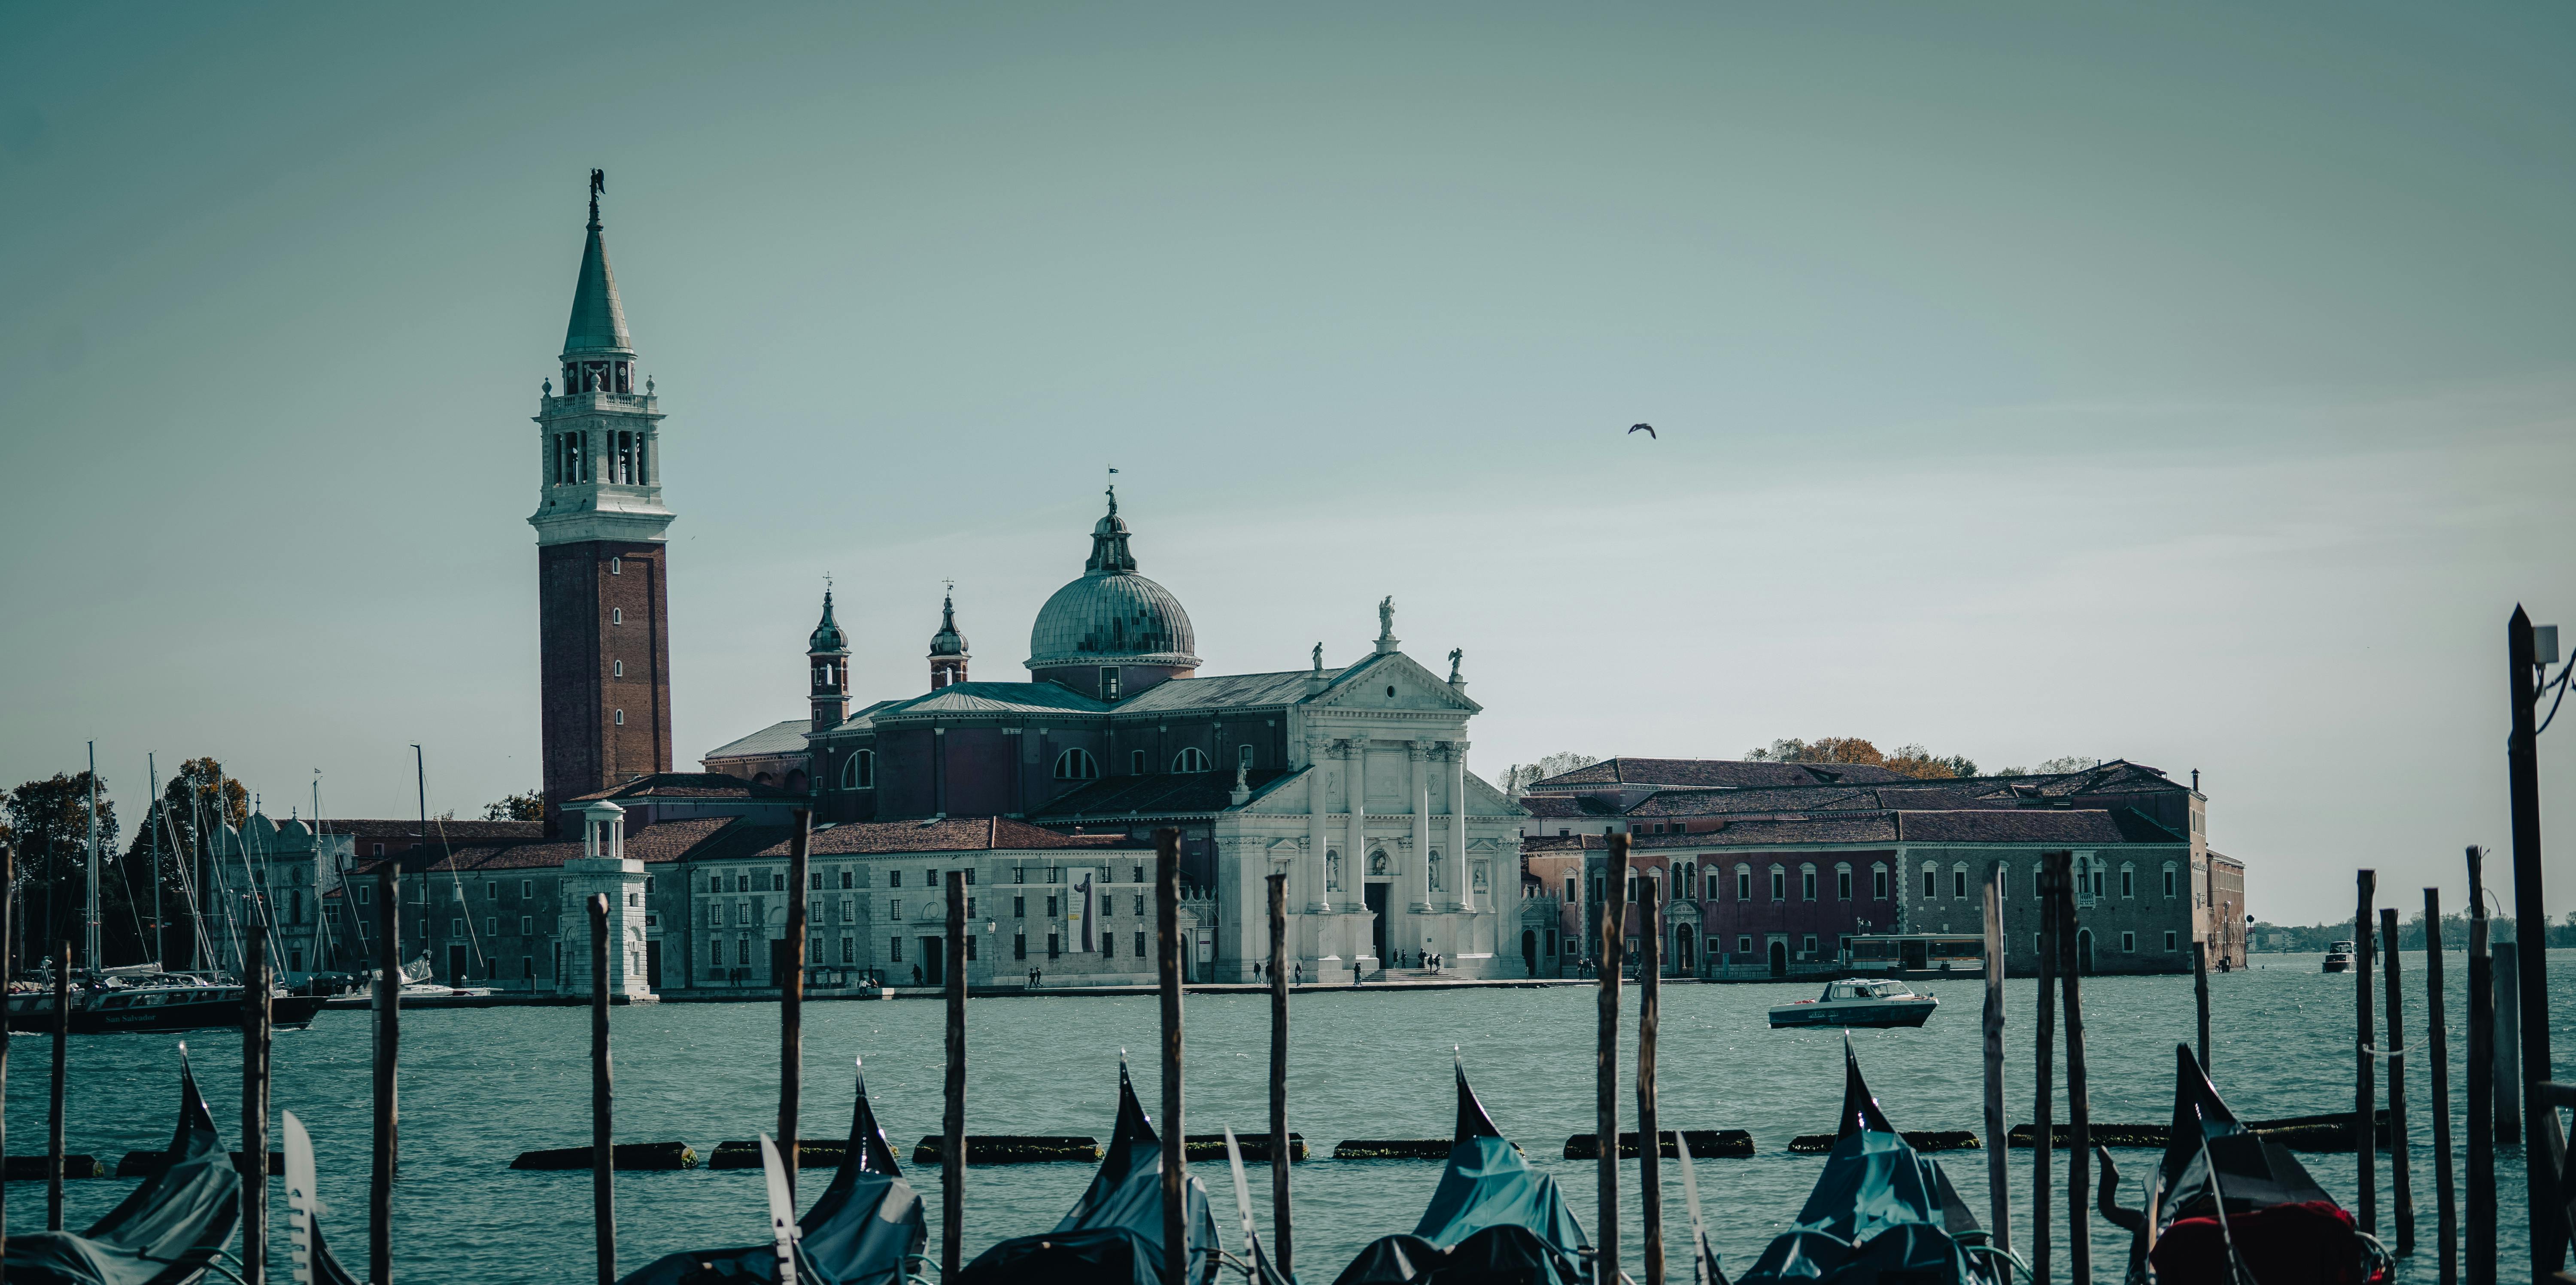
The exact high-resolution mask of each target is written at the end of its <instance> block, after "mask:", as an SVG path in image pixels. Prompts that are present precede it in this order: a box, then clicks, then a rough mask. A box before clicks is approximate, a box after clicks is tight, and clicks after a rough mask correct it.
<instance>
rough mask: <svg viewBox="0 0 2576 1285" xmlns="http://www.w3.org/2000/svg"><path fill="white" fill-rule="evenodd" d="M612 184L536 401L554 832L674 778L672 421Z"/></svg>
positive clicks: (540, 636) (593, 176)
mask: <svg viewBox="0 0 2576 1285" xmlns="http://www.w3.org/2000/svg"><path fill="white" fill-rule="evenodd" d="M606 186H607V184H606V176H605V175H603V174H602V173H601V172H600V171H598V170H592V171H591V172H590V225H589V228H588V230H587V231H588V237H587V240H586V241H585V242H584V243H583V245H582V252H581V270H580V273H579V274H578V275H577V276H576V277H575V278H574V281H573V294H572V320H571V323H570V324H569V325H568V326H566V328H565V331H564V346H563V355H562V356H561V357H560V358H559V359H558V360H559V362H560V365H561V369H562V378H563V387H562V388H561V389H557V388H556V387H555V386H554V381H552V380H548V381H546V386H545V389H544V392H543V394H542V395H541V396H540V397H539V398H538V400H537V414H536V416H535V419H536V425H537V511H536V512H534V513H532V514H530V515H529V516H528V525H530V526H533V527H535V528H536V529H537V646H538V651H539V659H540V664H539V669H540V675H541V677H540V680H539V685H540V688H541V692H542V701H543V706H542V712H543V722H544V753H545V792H546V812H547V822H548V825H549V827H556V826H558V825H559V815H560V813H561V811H562V809H563V807H564V803H565V801H566V800H568V799H572V798H577V797H579V796H581V795H584V794H589V793H592V792H594V791H597V790H603V789H606V788H608V787H609V786H612V785H615V784H617V783H619V782H622V781H624V780H626V779H628V778H630V777H634V776H640V775H643V774H645V773H650V772H667V771H670V770H671V671H670V607H669V600H668V595H667V585H666V577H665V570H666V567H667V561H666V556H665V555H666V548H667V546H666V545H665V543H664V536H663V532H664V531H665V530H666V529H668V528H669V527H670V525H671V519H672V513H671V511H670V510H669V509H667V508H664V507H663V506H662V452H661V443H660V440H659V438H660V425H661V422H662V412H661V410H660V409H659V407H658V405H657V403H656V402H655V400H654V397H653V385H652V382H651V381H650V380H646V381H643V383H644V388H643V391H641V392H638V391H637V390H636V383H637V380H636V378H635V346H634V343H633V341H632V340H631V339H630V338H629V337H628V335H627V332H626V308H625V304H624V303H623V301H621V300H620V299H619V298H618V296H617V274H616V273H614V272H612V271H610V270H609V266H608V246H607V243H606V242H605V241H603V240H602V239H601V237H600V223H599V195H600V192H601V191H602V190H603V189H604V188H605V187H606Z"/></svg>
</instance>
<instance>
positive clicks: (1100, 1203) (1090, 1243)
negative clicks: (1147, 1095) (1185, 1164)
mask: <svg viewBox="0 0 2576 1285" xmlns="http://www.w3.org/2000/svg"><path fill="white" fill-rule="evenodd" d="M1162 1175H1163V1157H1162V1150H1161V1140H1160V1139H1158V1138H1157V1137H1156V1136H1155V1134H1154V1125H1153V1122H1152V1121H1151V1120H1148V1119H1147V1118H1146V1117H1145V1108H1144V1106H1143V1105H1142V1104H1140V1103H1138V1102H1137V1101H1136V1090H1135V1087H1134V1085H1132V1084H1131V1083H1130V1082H1129V1080H1128V1077H1127V1064H1126V1062H1125V1060H1124V1059H1121V1060H1120V1062H1119V1064H1118V1128H1117V1132H1116V1134H1115V1136H1113V1137H1112V1138H1111V1139H1110V1140H1109V1152H1108V1154H1107V1155H1105V1156H1103V1157H1102V1158H1101V1161H1100V1168H1099V1170H1098V1171H1097V1172H1095V1173H1094V1174H1093V1175H1092V1176H1091V1186H1090V1187H1089V1188H1087V1189H1085V1190H1084V1191H1083V1193H1082V1199H1080V1200H1077V1201H1075V1202H1074V1205H1073V1209H1072V1211H1071V1212H1069V1213H1067V1214H1065V1216H1064V1218H1063V1220H1062V1221H1060V1222H1058V1223H1057V1224H1056V1225H1055V1230H1053V1231H1050V1232H1047V1233H1045V1234H1043V1235H1037V1236H1019V1237H1015V1238H1013V1239H1010V1240H1006V1241H1003V1242H1002V1243H1000V1244H998V1245H995V1246H993V1247H992V1248H991V1249H987V1250H985V1251H984V1252H983V1253H981V1254H978V1255H976V1256H975V1261H973V1262H971V1263H968V1264H966V1266H965V1268H964V1269H962V1270H961V1271H960V1272H959V1273H958V1276H959V1280H958V1285H1017V1283H1018V1282H1023V1281H1026V1282H1046V1283H1047V1285H1159V1282H1161V1280H1162V1277H1163V1177H1162ZM1181 1215H1182V1222H1183V1225H1185V1226H1186V1227H1188V1228H1189V1244H1188V1245H1187V1247H1186V1248H1187V1251H1188V1254H1189V1279H1190V1280H1192V1281H1195V1282H1204V1281H1207V1280H1209V1279H1211V1278H1213V1277H1214V1276H1215V1274H1216V1270H1217V1266H1218V1261H1219V1260H1218V1259H1217V1256H1216V1254H1215V1252H1214V1250H1215V1248H1216V1245H1217V1232H1216V1219H1215V1216H1214V1215H1213V1214H1212V1213H1211V1212H1210V1211H1209V1209H1208V1195H1207V1186H1206V1184H1204V1183H1202V1182H1200V1181H1199V1180H1198V1179H1197V1178H1195V1177H1192V1178H1189V1179H1188V1180H1187V1181H1186V1182H1185V1183H1184V1184H1183V1187H1182V1192H1181Z"/></svg>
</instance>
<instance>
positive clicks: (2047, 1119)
mask: <svg viewBox="0 0 2576 1285" xmlns="http://www.w3.org/2000/svg"><path fill="white" fill-rule="evenodd" d="M2055 856H2056V854H2054V853H2051V854H2048V858H2049V859H2046V860H2043V861H2042V862H2041V864H2040V869H2039V1013H2038V1021H2037V1023H2036V1025H2037V1029H2038V1032H2039V1043H2038V1048H2037V1050H2036V1054H2035V1056H2036V1060H2037V1062H2038V1065H2039V1087H2038V1088H2037V1089H2036V1090H2034V1091H2033V1093H2032V1095H2031V1104H2030V1108H2031V1117H2030V1118H2031V1120H2032V1121H2033V1124H2032V1127H2033V1128H2035V1129H2036V1130H2038V1132H2037V1134H2036V1135H2035V1136H2036V1138H2038V1139H2040V1140H2047V1139H2049V1138H2051V1137H2052V1136H2053V1133H2052V1131H2053V1130H2054V1129H2055V1128H2056V1124H2055V1120H2054V1117H2055V1116H2056V1114H2057V1110H2056V1106H2057V1064H2056V1058H2057V995H2056V989H2057V899H2058V898H2059V897H2060V896H2063V895H2064V893H2065V888H2064V886H2063V883H2064V875H2063V873H2062V872H2061V871H2060V870H2059V868H2058V865H2057V862H2056V861H2055V859H2054V858H2055ZM2054 1151H2055V1148H2053V1147H2042V1146H2036V1145H2034V1146H2033V1147H2031V1149H2030V1278H2031V1280H2032V1281H2034V1282H2036V1283H2037V1285H2048V1255H2049V1248H2050V1246H2049V1243H2048V1224H2049V1221H2050V1220H2049V1217H2048V1200H2049V1196H2050V1195H2051V1194H2052V1193H2053V1192H2055V1191H2056V1187H2055V1185H2054V1181H2053V1177H2052V1175H2051V1174H2050V1172H2049V1170H2050V1168H2051V1161H2050V1156H2051V1155H2052V1154H2053V1152H2054Z"/></svg>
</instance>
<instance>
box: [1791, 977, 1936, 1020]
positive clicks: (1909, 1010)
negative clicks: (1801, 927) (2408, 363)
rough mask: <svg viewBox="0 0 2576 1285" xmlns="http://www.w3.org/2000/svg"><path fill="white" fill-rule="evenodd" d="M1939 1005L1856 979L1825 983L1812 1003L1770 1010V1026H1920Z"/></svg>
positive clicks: (1899, 987) (1880, 981)
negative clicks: (1822, 991)
mask: <svg viewBox="0 0 2576 1285" xmlns="http://www.w3.org/2000/svg"><path fill="white" fill-rule="evenodd" d="M1939 1007H1941V1001H1940V1000H1938V999H1935V998H1933V997H1932V996H1929V995H1917V994H1915V993H1914V991H1913V989H1912V988H1910V987H1908V986H1907V985H1906V984H1905V983H1903V982H1899V981H1890V980H1887V979H1885V978H1869V977H1856V978H1852V979H1849V980H1846V981H1838V982H1827V983H1825V993H1824V994H1822V995H1820V996H1818V997H1816V998H1814V999H1802V1000H1799V1001H1797V1002H1796V1003H1794V1004H1775V1005H1772V1007H1771V1026H1772V1029H1774V1030H1777V1029H1779V1028H1781V1027H1784V1026H1921V1025H1922V1024H1923V1023H1924V1022H1925V1021H1926V1020H1927V1019H1929V1018H1930V1017H1931V1016H1932V1010H1934V1009H1936V1008H1939Z"/></svg>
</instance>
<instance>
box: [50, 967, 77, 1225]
mask: <svg viewBox="0 0 2576 1285" xmlns="http://www.w3.org/2000/svg"><path fill="white" fill-rule="evenodd" d="M54 958H55V959H57V960H60V961H62V962H61V963H60V965H58V966H57V967H56V968H55V969H54V1083H53V1086H52V1090H51V1099H52V1100H51V1102H50V1104H49V1106H48V1108H47V1113H46V1116H45V1156H46V1160H47V1169H46V1173H45V1230H47V1231H61V1230H62V1229H63V1162H64V1161H65V1160H66V1159H68V1158H69V1157H67V1156H65V1155H64V1154H63V1080H64V1078H65V1077H64V1074H63V1068H64V1062H65V1061H66V1060H67V1058H68V1057H69V1055H70V1052H71V1040H72V968H71V964H72V943H71V939H70V938H68V937H66V938H64V939H63V952H62V953H61V954H59V955H56V956H54Z"/></svg>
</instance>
